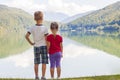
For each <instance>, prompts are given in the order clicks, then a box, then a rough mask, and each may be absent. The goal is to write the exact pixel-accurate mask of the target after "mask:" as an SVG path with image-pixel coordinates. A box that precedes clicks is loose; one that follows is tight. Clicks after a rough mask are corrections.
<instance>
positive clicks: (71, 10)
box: [47, 0, 97, 15]
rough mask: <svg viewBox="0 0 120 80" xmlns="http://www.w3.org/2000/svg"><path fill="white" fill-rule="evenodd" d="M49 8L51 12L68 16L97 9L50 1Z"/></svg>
mask: <svg viewBox="0 0 120 80" xmlns="http://www.w3.org/2000/svg"><path fill="white" fill-rule="evenodd" d="M47 6H48V10H50V11H56V12H63V13H66V14H68V15H75V14H78V13H84V12H87V11H91V10H96V9H97V8H96V7H95V6H91V5H78V4H77V3H73V2H69V3H66V2H64V1H63V0H48V5H47Z"/></svg>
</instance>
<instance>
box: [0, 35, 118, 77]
mask: <svg viewBox="0 0 120 80" xmlns="http://www.w3.org/2000/svg"><path fill="white" fill-rule="evenodd" d="M39 68H41V67H39ZM46 72H47V73H46V77H47V78H49V77H50V74H49V73H50V72H49V65H47V71H46ZM39 73H41V69H39ZM113 74H120V58H119V57H116V56H113V55H110V54H108V53H106V52H104V51H101V50H98V49H94V48H91V47H88V46H85V45H83V44H81V43H78V42H75V41H73V40H71V39H68V38H65V37H64V58H63V59H62V77H82V76H96V75H113ZM39 75H41V74H39ZM0 78H34V69H33V49H32V48H30V49H29V50H26V51H25V52H23V53H20V54H17V55H13V56H9V57H6V58H2V59H0Z"/></svg>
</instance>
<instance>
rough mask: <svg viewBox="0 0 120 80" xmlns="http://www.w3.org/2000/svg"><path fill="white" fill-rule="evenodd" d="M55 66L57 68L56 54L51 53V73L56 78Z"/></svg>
mask: <svg viewBox="0 0 120 80" xmlns="http://www.w3.org/2000/svg"><path fill="white" fill-rule="evenodd" d="M54 68H55V55H54V54H52V55H50V74H51V78H54Z"/></svg>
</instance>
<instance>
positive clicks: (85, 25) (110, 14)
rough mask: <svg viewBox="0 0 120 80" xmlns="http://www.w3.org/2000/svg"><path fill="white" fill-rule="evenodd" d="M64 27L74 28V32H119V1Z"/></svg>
mask: <svg viewBox="0 0 120 80" xmlns="http://www.w3.org/2000/svg"><path fill="white" fill-rule="evenodd" d="M66 25H67V26H68V28H71V27H74V29H76V30H77V29H82V30H119V29H120V1H118V2H116V3H114V4H111V5H109V6H107V7H105V8H103V9H100V10H97V11H94V12H92V13H90V14H88V15H86V16H83V17H80V18H78V19H76V20H74V21H72V22H70V23H68V24H66Z"/></svg>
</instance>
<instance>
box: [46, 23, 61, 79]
mask: <svg viewBox="0 0 120 80" xmlns="http://www.w3.org/2000/svg"><path fill="white" fill-rule="evenodd" d="M50 29H51V31H52V34H50V35H48V36H47V49H48V53H49V56H50V73H51V78H52V79H54V68H55V66H56V68H57V79H60V75H61V65H60V62H61V57H63V54H62V53H63V46H62V42H63V41H62V37H61V36H60V35H58V34H57V31H58V24H57V23H56V22H53V23H51V25H50Z"/></svg>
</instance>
